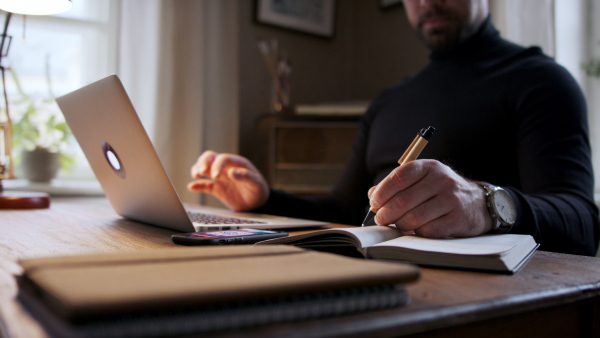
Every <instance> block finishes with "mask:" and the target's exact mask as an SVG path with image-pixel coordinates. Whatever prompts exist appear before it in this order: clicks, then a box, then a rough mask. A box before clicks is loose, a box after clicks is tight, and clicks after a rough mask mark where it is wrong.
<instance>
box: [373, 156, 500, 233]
mask: <svg viewBox="0 0 600 338" xmlns="http://www.w3.org/2000/svg"><path fill="white" fill-rule="evenodd" d="M369 195H370V198H371V206H372V207H374V208H377V209H378V211H377V214H376V216H375V221H376V223H377V224H379V225H389V224H394V225H395V226H396V227H397V228H398V229H399V230H401V231H411V230H412V231H414V232H415V233H416V234H417V235H421V236H425V237H433V238H440V237H465V236H474V235H479V234H481V233H484V232H486V231H487V230H489V229H487V228H489V226H487V225H486V224H487V223H489V221H487V220H486V217H489V215H488V214H487V209H486V206H485V196H484V192H483V190H482V189H481V188H480V187H479V186H478V185H477V184H475V183H474V182H471V181H468V180H466V179H464V178H463V177H462V176H460V175H459V174H457V173H456V172H454V171H453V170H452V169H451V168H449V167H448V166H446V165H444V164H442V163H440V162H438V161H431V160H418V161H413V162H410V163H407V164H404V165H402V166H400V167H398V168H396V169H395V170H394V171H393V172H392V173H390V175H388V176H387V177H386V178H385V179H384V180H382V181H381V182H380V183H379V184H378V185H377V186H376V187H374V188H371V189H370V190H369ZM486 222H487V223H486ZM486 227H487V228H486ZM486 229H487V230H486Z"/></svg>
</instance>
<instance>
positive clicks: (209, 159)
mask: <svg viewBox="0 0 600 338" xmlns="http://www.w3.org/2000/svg"><path fill="white" fill-rule="evenodd" d="M215 157H217V153H216V152H214V151H212V150H207V151H205V152H204V153H202V155H200V157H198V160H197V161H196V163H194V164H193V165H192V169H191V174H192V178H200V177H208V176H210V167H211V166H212V163H213V161H214V160H215Z"/></svg>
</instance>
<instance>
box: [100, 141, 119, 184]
mask: <svg viewBox="0 0 600 338" xmlns="http://www.w3.org/2000/svg"><path fill="white" fill-rule="evenodd" d="M102 152H103V153H104V157H106V161H107V162H108V164H109V165H110V167H111V168H112V169H113V170H114V171H115V173H117V175H119V177H121V178H125V168H124V167H123V164H122V163H121V160H120V159H119V155H117V152H116V151H115V150H114V149H113V147H112V146H111V145H110V144H108V142H105V141H102Z"/></svg>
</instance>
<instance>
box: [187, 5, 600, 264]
mask: <svg viewBox="0 0 600 338" xmlns="http://www.w3.org/2000/svg"><path fill="white" fill-rule="evenodd" d="M404 6H405V8H406V12H407V15H408V19H409V21H410V23H411V25H412V27H413V28H414V29H415V30H416V31H417V33H418V35H419V37H420V38H421V39H422V40H423V42H424V43H425V44H426V46H427V47H428V48H429V49H430V50H431V54H430V61H431V62H430V64H429V65H427V66H426V67H425V68H424V69H423V70H422V71H421V72H419V73H417V74H416V75H414V76H412V77H411V78H410V79H408V80H406V81H404V82H402V83H400V84H398V85H396V86H394V87H391V88H388V89H387V90H385V91H384V92H383V93H382V94H381V95H380V96H379V97H377V98H376V99H375V100H374V101H373V103H372V105H371V107H370V108H369V110H368V112H367V113H366V114H365V115H364V117H363V118H362V121H361V128H360V131H359V133H358V135H357V139H356V141H355V144H354V150H353V154H352V156H351V159H350V160H349V163H348V166H347V168H346V170H345V172H344V174H343V175H342V177H341V179H340V181H339V182H338V184H337V185H336V187H335V189H334V191H333V193H332V194H331V195H330V196H326V197H322V198H314V199H307V198H300V197H297V196H293V195H290V194H285V193H283V192H280V191H275V190H272V189H269V187H268V185H267V183H266V182H265V180H264V179H263V178H262V176H261V175H260V173H259V172H258V170H256V168H255V167H254V166H253V165H252V164H251V163H250V162H249V161H248V160H246V159H245V158H242V157H239V156H236V155H230V154H217V153H215V152H212V151H208V152H205V153H204V154H202V155H201V156H200V158H199V159H198V161H197V162H196V164H195V165H194V166H193V167H192V176H193V177H194V178H195V180H194V181H193V182H191V183H190V184H189V186H188V188H189V190H191V191H196V192H205V193H212V194H214V195H215V196H217V197H218V198H219V199H220V200H221V201H223V202H224V203H225V204H226V205H227V206H229V207H230V208H232V209H235V210H246V211H247V210H254V211H260V212H267V213H275V214H283V215H287V216H296V217H304V218H315V219H323V220H328V221H331V222H338V223H346V224H357V225H358V224H360V223H361V221H362V219H363V218H364V216H365V206H368V204H369V202H370V206H371V207H373V208H376V209H378V211H377V215H376V218H375V220H376V222H377V224H379V225H389V224H395V225H396V227H397V228H398V229H400V230H401V231H405V232H414V233H416V234H417V235H421V236H425V237H436V238H439V237H465V236H476V235H480V234H484V233H488V232H510V233H527V234H531V235H533V236H534V238H535V239H536V241H538V242H539V243H540V244H541V247H540V248H541V249H542V250H548V251H556V252H567V253H574V254H583V255H594V254H595V253H596V250H597V246H598V239H599V236H600V235H599V234H600V230H599V220H598V210H597V208H596V206H595V204H594V200H593V185H594V184H593V173H592V166H591V160H590V146H589V141H588V130H587V116H586V107H585V100H584V98H583V95H582V93H581V90H580V89H579V88H578V86H577V84H576V83H575V82H574V80H573V78H572V77H571V76H570V75H569V73H568V72H567V71H566V70H565V69H564V68H562V67H560V66H558V65H557V64H556V63H555V62H554V61H553V60H551V59H550V58H548V57H546V56H545V55H543V54H542V52H541V50H540V49H539V48H528V49H525V48H523V47H520V46H517V45H514V44H512V43H509V42H507V41H504V40H502V39H501V38H500V36H499V34H498V32H497V31H496V29H495V28H494V27H493V25H492V23H491V21H490V18H489V9H488V3H487V1H486V0H405V1H404ZM429 125H432V126H434V127H435V128H436V132H435V135H434V136H433V138H432V140H431V142H430V143H429V144H428V145H427V147H426V148H425V150H424V151H423V153H422V156H421V158H422V159H421V160H416V161H413V162H410V163H407V164H404V165H402V166H399V167H398V165H397V162H396V161H397V159H398V157H399V156H400V155H401V154H402V152H403V151H404V149H405V148H406V147H407V146H408V145H409V144H410V142H411V141H412V139H413V138H414V136H415V133H416V132H418V131H419V130H420V129H421V128H423V127H427V126H429ZM373 185H375V186H373ZM365 195H367V196H368V197H367V196H365Z"/></svg>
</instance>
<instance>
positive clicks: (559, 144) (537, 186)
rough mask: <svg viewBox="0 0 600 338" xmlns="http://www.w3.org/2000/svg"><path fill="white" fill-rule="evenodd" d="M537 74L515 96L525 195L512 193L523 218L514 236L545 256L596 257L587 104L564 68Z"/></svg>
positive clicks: (520, 217)
mask: <svg viewBox="0 0 600 338" xmlns="http://www.w3.org/2000/svg"><path fill="white" fill-rule="evenodd" d="M552 68H553V70H554V71H548V69H538V70H537V72H536V74H537V75H536V76H535V77H534V79H533V81H532V82H528V83H523V84H522V87H521V88H520V90H519V93H520V94H519V95H518V96H515V97H516V99H515V102H513V104H515V105H516V112H517V113H516V115H515V119H516V121H517V123H516V126H517V127H516V128H517V130H516V135H517V142H516V144H517V149H516V151H517V159H518V170H519V176H520V182H521V190H520V191H519V190H517V189H515V188H513V187H505V188H507V189H508V190H510V193H511V195H512V196H513V199H514V200H515V201H516V202H517V205H518V209H519V218H518V220H517V223H516V224H515V227H514V228H513V232H516V233H527V234H531V235H533V236H534V238H535V239H536V241H538V243H540V244H541V246H540V249H541V250H546V251H555V252H565V253H572V254H582V255H595V253H596V250H597V249H598V240H599V233H600V231H599V229H600V228H599V219H598V209H597V207H596V205H595V203H594V197H593V190H594V177H593V170H592V164H591V155H590V144H589V139H588V127H587V113H586V105H585V99H584V97H583V94H582V93H581V90H580V89H579V87H578V86H577V84H576V83H575V81H574V79H573V78H572V77H571V75H570V74H569V73H568V72H567V71H566V70H564V69H563V68H562V67H558V66H556V67H552Z"/></svg>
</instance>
